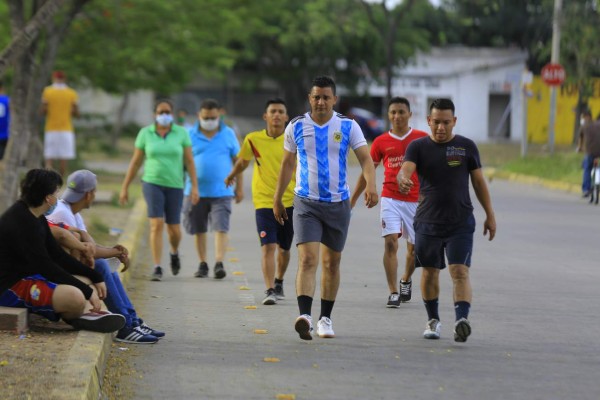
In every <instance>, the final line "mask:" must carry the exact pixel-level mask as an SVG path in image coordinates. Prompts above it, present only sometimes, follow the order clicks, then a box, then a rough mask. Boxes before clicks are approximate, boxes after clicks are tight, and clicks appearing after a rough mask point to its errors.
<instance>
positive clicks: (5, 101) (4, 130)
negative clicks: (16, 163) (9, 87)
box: [0, 81, 10, 160]
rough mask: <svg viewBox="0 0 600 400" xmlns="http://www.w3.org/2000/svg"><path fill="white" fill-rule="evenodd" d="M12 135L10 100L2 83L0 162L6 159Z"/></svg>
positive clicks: (0, 86)
mask: <svg viewBox="0 0 600 400" xmlns="http://www.w3.org/2000/svg"><path fill="white" fill-rule="evenodd" d="M9 133H10V99H9V97H8V95H7V94H6V93H5V92H4V83H3V82H2V81H0V160H2V159H3V158H4V152H5V150H6V144H7V143H8V137H9Z"/></svg>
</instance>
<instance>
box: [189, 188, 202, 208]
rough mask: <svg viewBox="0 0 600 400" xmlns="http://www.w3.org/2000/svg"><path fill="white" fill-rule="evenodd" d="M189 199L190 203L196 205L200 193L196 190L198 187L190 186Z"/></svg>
mask: <svg viewBox="0 0 600 400" xmlns="http://www.w3.org/2000/svg"><path fill="white" fill-rule="evenodd" d="M190 200H191V201H192V205H196V204H198V202H199V201H200V193H199V192H198V189H197V188H196V189H195V188H194V187H192V191H191V193H190Z"/></svg>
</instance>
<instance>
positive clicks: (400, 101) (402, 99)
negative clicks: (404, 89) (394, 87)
mask: <svg viewBox="0 0 600 400" xmlns="http://www.w3.org/2000/svg"><path fill="white" fill-rule="evenodd" d="M397 103H398V104H405V105H406V108H408V111H410V102H409V101H408V99H407V98H406V97H400V96H396V97H392V98H391V99H390V101H389V102H388V109H389V108H390V106H391V105H392V104H397Z"/></svg>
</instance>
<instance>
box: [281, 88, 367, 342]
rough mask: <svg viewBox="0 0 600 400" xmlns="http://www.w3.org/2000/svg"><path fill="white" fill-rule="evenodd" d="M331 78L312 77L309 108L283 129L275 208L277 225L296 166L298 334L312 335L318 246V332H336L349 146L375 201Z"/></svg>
mask: <svg viewBox="0 0 600 400" xmlns="http://www.w3.org/2000/svg"><path fill="white" fill-rule="evenodd" d="M335 93H336V90H335V82H334V81H333V80H332V79H331V78H329V77H327V76H319V77H317V78H315V79H314V80H313V82H312V87H311V90H310V93H309V94H308V101H309V103H310V112H308V113H306V114H304V115H301V116H299V117H296V118H295V119H293V120H292V121H291V122H290V124H289V125H288V127H287V128H286V130H285V139H284V156H283V161H282V163H281V171H280V173H279V180H278V182H277V191H276V192H275V197H274V207H273V212H274V214H275V218H276V219H277V221H278V222H279V223H280V224H283V222H284V220H287V219H288V216H287V213H286V211H285V207H284V205H283V203H282V196H283V193H284V192H285V188H286V187H287V185H288V183H289V182H290V180H291V178H292V174H293V172H294V168H296V188H295V189H294V192H295V198H294V214H293V225H294V232H295V235H296V239H297V243H298V275H297V278H296V294H297V296H298V308H299V309H300V316H299V317H298V318H297V319H296V322H295V329H296V332H298V334H299V335H300V338H301V339H304V340H311V339H312V334H311V333H312V330H313V327H312V317H311V309H312V301H313V296H314V294H315V286H316V274H317V267H318V264H319V251H321V257H322V264H323V275H322V281H321V315H320V316H319V322H318V323H317V334H318V335H319V336H320V337H324V338H332V337H334V336H335V334H334V332H333V325H332V322H331V311H332V309H333V304H334V302H335V298H336V296H337V291H338V287H339V284H340V261H341V257H342V250H343V249H344V245H345V243H346V237H347V234H348V225H349V224H350V201H349V198H350V189H349V187H348V183H347V172H348V151H349V150H350V149H352V150H353V151H354V153H355V154H356V157H357V159H358V162H359V163H360V166H361V168H362V173H363V176H364V177H365V180H366V181H367V188H366V190H365V195H364V198H365V204H366V206H367V207H369V208H371V207H374V206H375V205H377V201H378V196H377V189H376V185H375V167H374V166H373V161H372V160H371V156H370V155H369V148H368V146H367V141H366V140H365V138H364V135H363V133H362V131H361V129H360V127H359V126H358V124H357V123H356V122H355V121H354V120H352V119H350V118H347V117H345V116H343V115H341V114H338V113H336V112H335V111H334V110H333V106H334V105H335V103H336V102H337V96H336V94H335Z"/></svg>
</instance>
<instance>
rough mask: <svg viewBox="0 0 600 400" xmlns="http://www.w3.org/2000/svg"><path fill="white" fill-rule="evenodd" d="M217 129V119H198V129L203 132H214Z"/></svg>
mask: <svg viewBox="0 0 600 400" xmlns="http://www.w3.org/2000/svg"><path fill="white" fill-rule="evenodd" d="M218 127H219V119H218V118H215V119H202V118H201V119H200V128H201V129H202V130H203V131H209V132H210V131H214V130H216V129H217V128H218Z"/></svg>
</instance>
